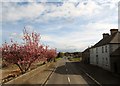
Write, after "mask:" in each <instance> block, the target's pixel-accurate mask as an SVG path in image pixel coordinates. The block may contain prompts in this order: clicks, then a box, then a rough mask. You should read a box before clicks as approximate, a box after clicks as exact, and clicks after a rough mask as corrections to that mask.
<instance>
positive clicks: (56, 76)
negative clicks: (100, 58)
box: [45, 59, 95, 86]
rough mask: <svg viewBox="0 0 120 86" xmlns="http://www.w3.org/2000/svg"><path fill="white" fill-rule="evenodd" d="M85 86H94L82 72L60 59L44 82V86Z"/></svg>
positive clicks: (70, 63) (65, 60)
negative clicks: (61, 85) (60, 85)
mask: <svg viewBox="0 0 120 86" xmlns="http://www.w3.org/2000/svg"><path fill="white" fill-rule="evenodd" d="M51 84H52V85H54V84H56V85H59V84H65V85H82V84H83V85H85V86H90V85H93V84H95V82H94V81H93V80H91V79H90V78H89V77H88V76H86V74H85V73H83V71H82V70H81V71H80V70H78V69H77V67H76V66H75V65H74V64H72V62H70V61H69V60H67V59H61V60H60V61H58V62H57V64H56V69H55V70H54V72H53V73H52V75H51V76H50V78H49V79H48V80H47V81H46V83H45V86H47V85H48V86H49V85H51Z"/></svg>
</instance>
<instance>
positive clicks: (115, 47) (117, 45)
mask: <svg viewBox="0 0 120 86" xmlns="http://www.w3.org/2000/svg"><path fill="white" fill-rule="evenodd" d="M109 46H110V51H109V52H110V54H111V53H112V52H114V51H115V50H116V49H117V48H118V47H120V44H109Z"/></svg>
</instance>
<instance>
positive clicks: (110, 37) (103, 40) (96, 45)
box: [92, 32, 117, 48]
mask: <svg viewBox="0 0 120 86" xmlns="http://www.w3.org/2000/svg"><path fill="white" fill-rule="evenodd" d="M116 34H117V32H116V33H114V34H112V35H109V36H107V37H105V38H103V39H101V40H100V41H99V42H98V43H96V44H95V45H94V46H92V48H95V47H99V46H102V45H106V44H109V43H110V42H111V41H112V39H113V38H114V37H115V35H116Z"/></svg>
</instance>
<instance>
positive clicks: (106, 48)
mask: <svg viewBox="0 0 120 86" xmlns="http://www.w3.org/2000/svg"><path fill="white" fill-rule="evenodd" d="M105 52H106V53H107V45H106V46H105Z"/></svg>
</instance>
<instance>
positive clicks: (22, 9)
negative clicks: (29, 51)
mask: <svg viewBox="0 0 120 86" xmlns="http://www.w3.org/2000/svg"><path fill="white" fill-rule="evenodd" d="M78 1H79V0H76V1H75V2H72V1H71V0H67V1H66V2H63V4H62V5H61V6H57V5H55V4H48V3H47V4H45V3H44V4H43V3H29V4H27V5H25V6H18V5H17V4H16V3H3V5H2V6H3V7H2V8H3V21H17V20H21V19H26V20H28V21H31V22H32V21H33V20H39V21H43V22H44V20H46V21H47V20H50V19H53V18H57V17H59V18H62V17H66V18H69V17H71V18H72V17H73V18H74V17H83V16H84V17H85V18H86V17H88V18H92V17H94V16H98V15H103V13H104V9H105V8H106V6H109V9H117V6H116V4H117V2H118V0H107V1H104V0H101V1H97V0H88V1H86V2H85V1H80V3H77V2H78ZM97 2H99V3H101V5H99V4H98V3H97ZM76 4H77V6H75V5H76ZM109 9H108V11H109ZM47 11H50V12H49V13H47ZM44 12H46V13H45V14H44V15H42V16H40V14H42V13H44ZM106 13H107V12H106ZM104 15H105V14H104Z"/></svg>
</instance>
